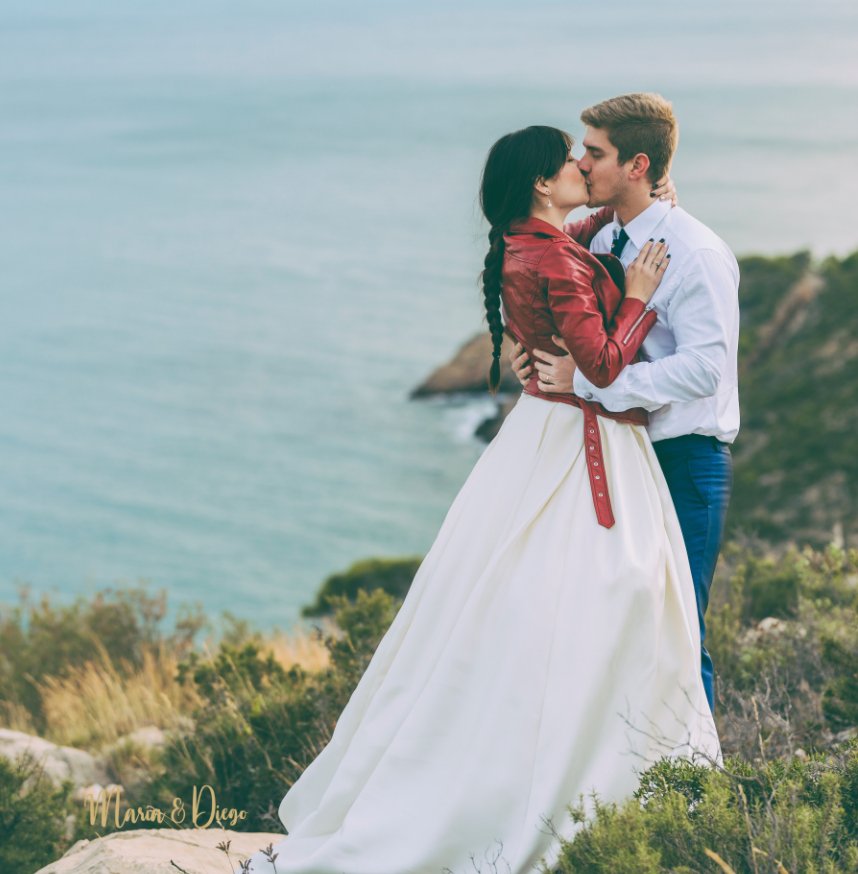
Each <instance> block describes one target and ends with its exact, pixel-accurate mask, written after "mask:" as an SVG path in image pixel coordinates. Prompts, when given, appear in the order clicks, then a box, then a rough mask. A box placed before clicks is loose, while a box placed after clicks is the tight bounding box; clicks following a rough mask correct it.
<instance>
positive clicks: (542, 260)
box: [502, 208, 656, 528]
mask: <svg viewBox="0 0 858 874" xmlns="http://www.w3.org/2000/svg"><path fill="white" fill-rule="evenodd" d="M612 218H613V212H612V210H610V209H609V208H604V209H602V210H600V211H599V212H597V213H595V214H594V215H591V216H589V217H588V218H586V219H584V220H583V221H580V222H575V223H573V224H568V225H566V226H565V228H564V229H563V230H562V231H561V230H558V229H557V228H556V227H554V226H553V225H551V224H549V223H548V222H544V221H542V219H537V218H527V219H524V220H522V221H519V222H516V223H514V224H513V225H512V226H511V227H510V229H509V231H508V232H507V233H506V234H505V235H504V244H505V251H504V262H503V281H502V301H503V311H504V321H505V322H506V329H507V332H508V333H510V334H511V335H512V336H513V337H514V338H515V339H517V340H518V341H519V342H521V344H522V345H523V346H524V348H525V349H526V350H527V352H528V353H529V354H530V355H531V357H532V355H533V350H534V349H543V350H546V351H548V352H553V353H554V354H556V355H563V354H564V352H563V350H562V349H561V348H559V347H558V346H556V345H555V344H554V342H553V341H552V339H551V337H552V335H553V334H559V335H560V336H561V337H562V338H563V339H564V340H565V342H566V345H567V346H568V347H569V351H570V352H571V353H572V357H573V358H574V359H575V363H576V364H577V366H578V367H579V368H580V369H581V372H582V373H583V374H584V375H585V376H586V377H587V379H589V380H590V381H591V382H592V383H594V384H595V385H597V386H600V387H602V386H606V385H610V384H611V383H612V382H613V381H614V380H615V379H616V378H617V376H618V375H619V373H620V371H621V370H622V369H623V368H624V367H625V366H626V365H627V364H629V363H630V362H632V361H633V360H634V359H635V356H636V355H637V352H638V350H639V349H640V345H641V343H642V342H643V340H644V337H646V335H647V334H648V333H649V331H650V329H651V328H652V326H653V325H654V324H655V321H656V314H655V312H654V311H652V310H646V308H645V305H644V303H643V302H642V301H640V300H635V299H633V298H626V297H624V296H623V290H622V289H623V282H624V275H625V274H624V272H623V268H622V265H621V264H620V262H619V260H618V259H617V258H615V257H614V256H612V255H599V256H596V255H593V254H592V253H591V252H590V251H589V250H588V249H587V245H588V244H589V242H590V240H592V238H593V237H594V236H595V234H596V232H597V231H599V229H600V228H602V227H604V226H605V224H607V223H608V222H609V221H611V220H612ZM538 381H539V377H538V374H537V373H536V371H534V374H533V376H531V378H530V380H529V381H528V383H527V385H526V386H525V389H524V390H525V392H527V393H528V394H531V395H535V396H536V397H540V398H544V399H545V400H549V401H555V402H559V403H566V404H572V405H574V406H577V407H580V408H581V410H582V412H583V413H584V437H585V447H586V451H587V453H588V470H589V473H590V485H591V488H592V492H593V502H594V506H595V508H596V516H597V518H598V520H599V523H600V524H601V525H604V526H605V527H606V528H610V527H611V526H612V525H613V524H614V516H613V513H612V511H611V505H610V498H609V496H608V489H607V484H606V481H605V479H604V460H603V458H602V449H601V440H600V435H599V428H598V423H597V421H596V416H597V415H601V416H606V417H608V418H611V419H616V420H618V421H621V422H630V423H633V424H638V425H645V424H646V423H647V413H646V411H645V410H642V409H635V410H626V411H624V412H620V413H613V412H611V411H609V410H606V409H605V408H604V407H602V406H601V404H597V403H592V402H589V401H585V400H583V399H582V398H579V397H577V396H576V395H574V394H548V393H546V392H543V391H540V390H539V388H538V387H537V382H538Z"/></svg>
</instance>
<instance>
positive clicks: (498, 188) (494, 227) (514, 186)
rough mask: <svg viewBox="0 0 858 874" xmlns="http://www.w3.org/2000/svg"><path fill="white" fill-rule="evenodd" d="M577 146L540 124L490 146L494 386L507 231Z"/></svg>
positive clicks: (487, 296) (488, 288)
mask: <svg viewBox="0 0 858 874" xmlns="http://www.w3.org/2000/svg"><path fill="white" fill-rule="evenodd" d="M571 148H572V137H570V136H569V134H567V133H566V132H565V131H562V130H558V129H557V128H554V127H544V126H542V125H534V126H532V127H526V128H524V129H523V130H519V131H515V132H514V133H511V134H507V135H506V136H503V137H501V138H500V139H499V140H498V141H497V142H496V143H495V144H494V145H493V146H492V147H491V149H490V150H489V154H488V157H487V158H486V164H485V167H484V168H483V176H482V181H481V183H480V206H481V207H482V210H483V215H484V216H485V217H486V219H487V220H488V222H489V224H490V225H491V228H490V229H489V251H488V253H487V254H486V260H485V263H484V267H483V272H482V274H481V278H482V283H483V298H484V301H485V306H486V321H487V322H488V325H489V331H490V332H491V335H492V365H491V368H490V370H489V390H490V391H491V392H492V394H494V393H495V392H496V391H497V388H498V385H499V384H500V354H501V345H502V344H503V320H502V318H501V308H500V304H501V279H502V275H503V255H504V242H503V235H504V233H505V232H506V231H507V230H508V229H509V226H510V224H511V223H512V222H513V221H515V220H516V219H523V218H527V216H529V215H530V210H531V207H532V205H533V184H534V183H535V182H536V180H537V179H539V178H542V179H551V178H553V177H554V176H556V175H557V174H558V173H559V172H560V170H561V169H562V168H563V165H564V164H565V163H566V159H567V158H568V157H569V150H570V149H571Z"/></svg>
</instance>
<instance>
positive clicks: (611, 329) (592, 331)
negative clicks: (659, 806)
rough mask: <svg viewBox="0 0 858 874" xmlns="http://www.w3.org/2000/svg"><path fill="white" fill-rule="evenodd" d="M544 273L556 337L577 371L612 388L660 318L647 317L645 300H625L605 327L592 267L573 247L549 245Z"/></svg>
mask: <svg viewBox="0 0 858 874" xmlns="http://www.w3.org/2000/svg"><path fill="white" fill-rule="evenodd" d="M588 257H589V254H588ZM539 272H540V274H541V276H542V278H543V282H544V283H545V288H546V294H547V297H548V305H549V307H550V309H551V315H552V317H553V319H554V323H555V325H556V327H557V332H558V333H559V334H560V336H561V337H563V339H564V341H565V342H566V345H567V347H568V348H569V352H570V353H571V355H572V357H573V358H574V359H575V363H576V364H577V366H578V369H579V370H580V371H582V372H583V373H584V374H585V375H586V376H587V378H588V379H589V380H590V381H591V382H592V383H593V384H594V385H597V386H607V385H610V383H612V382H613V381H614V380H615V379H616V378H617V376H618V374H619V373H620V371H621V370H622V369H623V368H624V367H625V366H626V365H627V364H629V363H630V362H631V361H633V360H634V357H635V355H636V354H637V352H638V349H639V348H640V345H641V343H642V342H643V340H644V337H646V335H647V334H648V333H649V331H650V329H651V328H652V326H653V324H655V321H656V314H655V313H654V312H646V311H645V308H644V303H643V301H641V300H637V299H635V298H624V299H623V300H622V302H621V303H620V305H619V307H618V308H617V311H616V313H614V314H613V318H611V317H610V316H609V317H608V322H609V324H608V325H607V326H606V325H605V321H606V317H605V314H603V312H602V310H601V309H600V307H599V301H598V299H597V297H596V292H595V291H594V290H593V282H594V280H595V278H596V277H595V273H594V268H593V265H592V264H590V263H588V261H587V260H586V259H585V258H582V257H581V255H580V254H579V253H578V252H577V251H576V247H575V245H574V244H573V243H568V244H563V243H559V244H554V245H552V246H550V247H549V251H548V252H547V253H546V255H545V256H544V257H543V259H542V262H541V263H540V265H539ZM605 281H610V280H607V279H606V280H605Z"/></svg>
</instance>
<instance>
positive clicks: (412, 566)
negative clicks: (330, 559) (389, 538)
mask: <svg viewBox="0 0 858 874" xmlns="http://www.w3.org/2000/svg"><path fill="white" fill-rule="evenodd" d="M421 561H422V559H420V558H370V559H366V560H365V561H359V562H356V563H355V564H353V565H352V566H351V567H350V568H349V569H348V570H346V571H343V572H342V573H339V574H332V575H331V576H330V577H328V578H327V579H326V580H325V581H324V582H323V583H322V585H321V587H320V588H319V592H318V594H317V595H316V600H315V601H314V602H313V603H312V604H310V605H308V606H307V607H304V608H303V610H302V611H301V615H302V616H307V617H311V616H326V615H329V614H331V613H332V612H333V603H334V601H333V600H332V599H335V598H338V597H346V598H348V599H349V600H350V601H353V600H354V599H355V597H356V596H357V593H358V592H359V591H360V590H363V591H365V592H372V591H375V590H376V589H382V590H384V591H385V592H387V593H388V594H389V595H391V596H392V597H394V598H398V599H400V600H401V599H403V598H404V597H405V595H406V594H407V592H408V589H409V587H410V586H411V581H412V580H413V579H414V575H415V574H416V573H417V568H419V567H420V562H421Z"/></svg>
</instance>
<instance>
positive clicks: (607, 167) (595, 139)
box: [578, 127, 628, 206]
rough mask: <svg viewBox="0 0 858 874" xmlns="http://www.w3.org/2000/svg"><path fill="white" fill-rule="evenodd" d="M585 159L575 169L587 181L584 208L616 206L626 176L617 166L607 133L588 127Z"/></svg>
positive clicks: (622, 166) (623, 188)
mask: <svg viewBox="0 0 858 874" xmlns="http://www.w3.org/2000/svg"><path fill="white" fill-rule="evenodd" d="M583 146H584V156H583V157H582V158H581V159H580V160H579V161H578V169H579V170H580V171H581V172H582V173H583V174H584V176H585V177H586V179H587V189H588V190H589V192H590V199H589V200H588V201H587V206H617V205H618V203H619V201H620V200H622V197H623V194H624V192H625V188H626V182H627V181H628V180H627V173H626V170H625V168H624V165H623V164H618V163H617V158H618V156H619V152H618V151H617V149H616V147H615V146H613V145H612V144H611V141H610V140H609V139H608V133H607V131H605V130H602V129H601V128H598V127H588V128H587V130H586V132H585V134H584V142H583Z"/></svg>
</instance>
